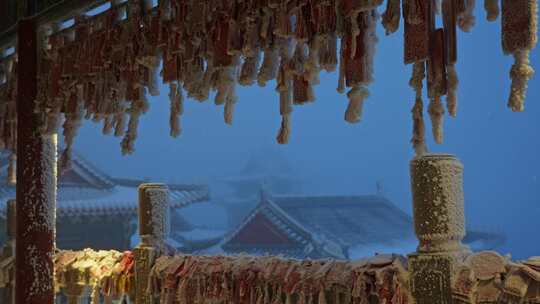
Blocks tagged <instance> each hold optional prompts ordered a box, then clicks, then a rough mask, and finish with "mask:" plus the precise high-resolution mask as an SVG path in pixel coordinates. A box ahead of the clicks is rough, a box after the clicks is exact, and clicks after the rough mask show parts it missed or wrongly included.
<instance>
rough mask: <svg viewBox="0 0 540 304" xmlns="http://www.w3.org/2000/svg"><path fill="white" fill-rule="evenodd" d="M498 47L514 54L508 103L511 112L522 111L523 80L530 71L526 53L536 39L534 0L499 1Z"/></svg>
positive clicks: (532, 71)
mask: <svg viewBox="0 0 540 304" xmlns="http://www.w3.org/2000/svg"><path fill="white" fill-rule="evenodd" d="M501 8H502V16H501V23H502V30H501V33H502V46H503V51H504V53H505V54H512V55H513V56H514V65H513V66H512V69H511V71H510V77H511V78H512V87H511V91H510V98H509V99H508V106H509V107H510V108H511V109H512V111H514V112H520V111H523V110H524V108H525V106H524V103H525V96H526V91H527V82H528V80H529V79H530V78H531V77H532V75H533V74H534V70H533V68H532V67H531V66H530V62H529V52H530V50H531V49H533V48H534V47H535V46H536V43H537V41H538V36H537V31H538V1H537V0H503V1H502V7H501Z"/></svg>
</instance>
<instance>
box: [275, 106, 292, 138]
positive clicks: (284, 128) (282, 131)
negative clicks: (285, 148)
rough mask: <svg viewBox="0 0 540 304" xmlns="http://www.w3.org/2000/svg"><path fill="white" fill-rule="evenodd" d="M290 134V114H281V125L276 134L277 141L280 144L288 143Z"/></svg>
mask: <svg viewBox="0 0 540 304" xmlns="http://www.w3.org/2000/svg"><path fill="white" fill-rule="evenodd" d="M290 135H291V114H290V113H289V114H284V115H282V116H281V127H280V128H279V133H278V136H277V138H276V139H277V142H278V143H279V144H280V145H285V144H287V143H289V137H290Z"/></svg>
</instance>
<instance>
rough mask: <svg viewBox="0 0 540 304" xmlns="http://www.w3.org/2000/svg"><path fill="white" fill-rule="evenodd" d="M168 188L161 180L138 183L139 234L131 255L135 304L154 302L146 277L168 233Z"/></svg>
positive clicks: (161, 249) (163, 245) (155, 300)
mask: <svg viewBox="0 0 540 304" xmlns="http://www.w3.org/2000/svg"><path fill="white" fill-rule="evenodd" d="M169 230H170V220H169V200H168V189H167V187H166V186H165V185H163V184H142V185H140V186H139V236H140V238H141V243H140V244H139V245H138V246H137V247H136V248H135V249H134V255H135V291H136V295H135V304H151V303H157V302H158V301H159V299H154V298H152V296H151V295H149V293H148V292H147V288H148V278H149V274H150V269H151V268H152V266H153V264H154V261H155V259H156V258H157V256H158V255H159V254H160V253H161V252H163V251H164V250H165V240H166V239H167V237H168V235H169Z"/></svg>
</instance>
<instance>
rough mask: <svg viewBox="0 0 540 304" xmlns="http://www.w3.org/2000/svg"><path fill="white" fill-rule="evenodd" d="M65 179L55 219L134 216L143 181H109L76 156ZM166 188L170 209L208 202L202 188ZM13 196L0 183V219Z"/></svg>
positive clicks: (0, 161) (1, 160) (2, 162)
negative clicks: (138, 188) (7, 202)
mask: <svg viewBox="0 0 540 304" xmlns="http://www.w3.org/2000/svg"><path fill="white" fill-rule="evenodd" d="M6 160H7V156H6V155H2V156H0V167H6V166H7V162H6ZM0 170H2V168H0ZM5 171H6V170H3V172H2V173H4V172H5ZM2 175H4V176H2ZM68 175H69V177H67V176H68ZM65 176H66V178H65V179H64V180H63V179H62V177H60V183H59V187H58V193H57V195H58V199H57V216H58V217H64V216H66V217H70V216H105V215H107V216H112V215H136V214H137V208H138V203H137V202H138V191H137V187H138V186H139V185H140V184H141V183H144V182H145V181H143V180H136V179H116V178H111V177H110V176H108V175H107V174H105V173H103V172H101V171H100V170H99V169H97V168H95V167H94V166H93V165H92V164H90V163H89V162H88V161H86V160H84V159H83V158H82V157H81V156H80V155H76V156H75V157H74V158H73V161H72V168H71V169H70V171H69V172H67V173H66V175H65ZM0 178H4V181H5V180H6V178H5V173H4V174H0ZM168 188H169V200H170V204H171V207H172V208H179V207H183V206H187V205H189V204H192V203H196V202H201V201H206V200H208V199H209V191H208V188H207V187H206V186H200V185H175V184H170V185H168ZM15 195H16V191H15V186H13V185H9V184H7V183H6V182H3V183H2V184H0V218H3V217H5V203H6V201H7V200H9V199H12V198H15Z"/></svg>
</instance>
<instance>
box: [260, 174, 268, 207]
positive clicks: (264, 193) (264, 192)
mask: <svg viewBox="0 0 540 304" xmlns="http://www.w3.org/2000/svg"><path fill="white" fill-rule="evenodd" d="M269 192H270V191H269V190H268V181H267V180H266V179H264V180H263V181H262V182H261V189H260V190H259V195H260V198H261V203H264V202H266V201H268V199H269V198H270V193H269Z"/></svg>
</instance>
